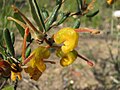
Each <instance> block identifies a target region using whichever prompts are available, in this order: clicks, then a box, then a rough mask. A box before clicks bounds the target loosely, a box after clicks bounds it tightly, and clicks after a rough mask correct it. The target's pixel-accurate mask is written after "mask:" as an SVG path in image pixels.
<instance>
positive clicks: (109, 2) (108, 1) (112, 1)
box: [107, 0, 117, 5]
mask: <svg viewBox="0 0 120 90" xmlns="http://www.w3.org/2000/svg"><path fill="white" fill-rule="evenodd" d="M115 1H117V0H107V3H108V4H109V5H111V4H113V3H114V2H115Z"/></svg>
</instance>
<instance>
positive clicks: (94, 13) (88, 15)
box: [86, 10, 99, 17]
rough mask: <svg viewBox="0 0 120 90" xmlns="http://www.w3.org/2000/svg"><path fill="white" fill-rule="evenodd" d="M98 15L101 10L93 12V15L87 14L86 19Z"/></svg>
mask: <svg viewBox="0 0 120 90" xmlns="http://www.w3.org/2000/svg"><path fill="white" fill-rule="evenodd" d="M98 13H99V10H96V11H95V12H93V13H89V14H86V17H94V16H95V15H97V14H98Z"/></svg>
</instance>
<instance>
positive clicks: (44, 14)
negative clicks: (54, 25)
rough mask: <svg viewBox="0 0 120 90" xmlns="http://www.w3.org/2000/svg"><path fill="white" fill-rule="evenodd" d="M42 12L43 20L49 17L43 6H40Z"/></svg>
mask: <svg viewBox="0 0 120 90" xmlns="http://www.w3.org/2000/svg"><path fill="white" fill-rule="evenodd" d="M42 14H43V17H44V20H46V19H47V18H48V17H49V13H48V11H47V10H46V9H45V8H42Z"/></svg>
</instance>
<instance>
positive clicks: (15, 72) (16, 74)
mask: <svg viewBox="0 0 120 90" xmlns="http://www.w3.org/2000/svg"><path fill="white" fill-rule="evenodd" d="M21 72H22V68H21V64H14V63H13V64H12V65H11V80H13V81H15V80H16V78H18V79H19V80H21V79H22V75H21Z"/></svg>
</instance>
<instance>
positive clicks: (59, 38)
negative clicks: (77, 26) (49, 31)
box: [54, 28, 79, 53]
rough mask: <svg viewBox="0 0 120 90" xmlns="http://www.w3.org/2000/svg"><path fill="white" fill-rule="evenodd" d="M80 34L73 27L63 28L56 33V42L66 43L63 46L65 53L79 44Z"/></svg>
mask: <svg viewBox="0 0 120 90" xmlns="http://www.w3.org/2000/svg"><path fill="white" fill-rule="evenodd" d="M78 38H79V35H78V33H77V32H75V31H74V29H72V28H63V29H61V30H59V31H58V32H57V33H56V34H55V35H54V41H55V43H56V44H61V43H64V45H63V46H62V47H61V49H62V51H63V52H64V53H68V52H70V51H72V50H73V49H74V48H75V47H76V46H77V44H78Z"/></svg>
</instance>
